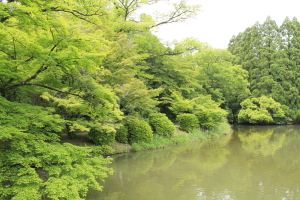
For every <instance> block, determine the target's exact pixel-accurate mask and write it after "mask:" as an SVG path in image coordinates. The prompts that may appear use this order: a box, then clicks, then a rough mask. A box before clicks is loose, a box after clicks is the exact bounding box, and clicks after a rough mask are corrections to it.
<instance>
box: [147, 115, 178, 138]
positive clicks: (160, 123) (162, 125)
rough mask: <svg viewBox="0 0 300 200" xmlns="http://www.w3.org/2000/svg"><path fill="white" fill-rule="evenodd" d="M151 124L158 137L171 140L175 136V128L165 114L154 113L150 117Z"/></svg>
mask: <svg viewBox="0 0 300 200" xmlns="http://www.w3.org/2000/svg"><path fill="white" fill-rule="evenodd" d="M149 122H150V125H151V127H152V128H153V131H154V133H155V134H157V135H161V136H165V137H169V138H171V137H172V136H173V135H174V131H175V126H174V124H173V123H172V122H171V120H169V118H168V117H167V116H166V115H165V114H163V113H152V114H150V115H149Z"/></svg>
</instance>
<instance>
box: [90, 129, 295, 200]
mask: <svg viewBox="0 0 300 200" xmlns="http://www.w3.org/2000/svg"><path fill="white" fill-rule="evenodd" d="M112 167H113V168H114V170H115V172H114V174H113V175H112V176H109V177H108V178H107V179H106V182H105V183H102V185H104V189H103V191H102V192H98V191H90V192H89V194H88V198H87V199H88V200H100V199H101V200H194V199H195V200H202V199H205V200H212V199H216V200H219V199H221V200H222V199H226V200H227V199H236V200H258V199H261V200H277V199H278V200H286V199H293V200H294V199H300V126H298V125H297V126H255V127H254V126H238V127H234V133H233V134H232V135H228V136H224V137H221V138H217V139H213V140H206V141H203V142H197V143H192V144H188V145H180V146H172V147H167V148H165V149H160V150H154V151H145V152H137V153H130V154H124V155H117V156H114V161H113V163H112Z"/></svg>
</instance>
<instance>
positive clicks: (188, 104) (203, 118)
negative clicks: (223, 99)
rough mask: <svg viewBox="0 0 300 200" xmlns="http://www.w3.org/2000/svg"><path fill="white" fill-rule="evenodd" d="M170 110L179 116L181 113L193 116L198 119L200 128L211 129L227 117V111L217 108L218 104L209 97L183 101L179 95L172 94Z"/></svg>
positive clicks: (200, 96) (201, 96)
mask: <svg viewBox="0 0 300 200" xmlns="http://www.w3.org/2000/svg"><path fill="white" fill-rule="evenodd" d="M170 103H171V105H172V106H171V107H170V110H171V111H172V112H173V113H174V114H176V115H180V114H183V113H190V114H194V115H196V116H197V118H198V123H199V124H200V127H203V128H213V127H216V126H218V125H219V124H220V123H221V122H223V121H224V119H225V118H226V116H227V111H225V110H224V109H222V108H220V107H219V104H218V103H216V102H215V101H213V100H212V99H211V97H210V96H209V95H207V96H203V95H199V96H198V97H196V98H194V99H184V98H183V97H182V96H181V95H179V94H177V93H175V92H173V94H172V100H171V102H170Z"/></svg>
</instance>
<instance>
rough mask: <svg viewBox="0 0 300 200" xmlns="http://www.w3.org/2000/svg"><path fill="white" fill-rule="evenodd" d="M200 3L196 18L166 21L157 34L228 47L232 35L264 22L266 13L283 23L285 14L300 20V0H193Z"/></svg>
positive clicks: (169, 38) (166, 39)
mask: <svg viewBox="0 0 300 200" xmlns="http://www.w3.org/2000/svg"><path fill="white" fill-rule="evenodd" d="M189 2H190V3H193V4H200V5H201V6H202V10H203V11H202V12H200V13H199V14H198V16H197V19H189V20H188V21H187V22H185V23H173V24H168V25H163V26H161V27H160V28H159V30H158V32H156V33H154V34H156V35H157V36H158V37H159V38H160V39H161V40H162V41H163V42H167V41H169V42H172V41H173V40H182V39H184V38H187V37H194V38H198V40H199V41H201V42H205V43H208V44H209V45H210V46H211V47H213V48H222V49H224V48H227V45H228V43H229V40H230V39H231V37H232V36H233V35H237V34H238V33H239V32H243V31H244V30H245V29H246V28H247V27H251V26H252V25H254V24H255V22H257V21H258V22H260V23H263V22H264V21H265V20H266V19H267V16H270V17H271V19H273V20H275V21H276V22H277V25H281V24H282V22H283V20H284V19H285V18H286V17H289V18H290V19H292V18H293V17H297V19H298V20H299V21H300V1H299V0H190V1H189Z"/></svg>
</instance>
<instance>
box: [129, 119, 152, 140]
mask: <svg viewBox="0 0 300 200" xmlns="http://www.w3.org/2000/svg"><path fill="white" fill-rule="evenodd" d="M125 125H126V126H127V128H128V141H129V143H130V144H132V143H139V142H146V143H150V142H152V140H153V134H152V132H153V131H152V129H151V126H150V125H149V124H148V123H147V122H146V121H144V120H141V119H138V118H136V117H128V118H127V119H126V122H125Z"/></svg>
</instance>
